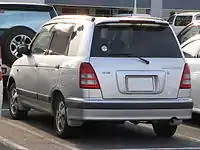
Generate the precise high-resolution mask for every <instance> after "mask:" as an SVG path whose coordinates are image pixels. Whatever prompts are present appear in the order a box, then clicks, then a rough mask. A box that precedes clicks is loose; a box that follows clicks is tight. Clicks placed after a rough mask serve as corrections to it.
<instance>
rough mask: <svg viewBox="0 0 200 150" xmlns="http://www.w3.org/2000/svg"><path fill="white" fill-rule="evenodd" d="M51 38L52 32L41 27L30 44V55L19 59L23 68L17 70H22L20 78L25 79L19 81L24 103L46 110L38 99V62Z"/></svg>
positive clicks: (42, 57)
mask: <svg viewBox="0 0 200 150" xmlns="http://www.w3.org/2000/svg"><path fill="white" fill-rule="evenodd" d="M51 38H52V33H51V32H49V31H48V29H47V28H43V29H41V31H40V32H39V33H38V34H37V36H36V37H35V39H34V40H33V42H32V44H31V46H30V50H31V51H32V54H31V55H30V56H23V58H22V59H20V61H23V63H20V64H23V67H22V68H23V70H19V71H22V72H23V73H22V74H23V75H22V76H21V79H22V80H23V79H26V82H23V83H21V82H22V81H20V84H22V86H21V89H23V96H24V97H26V98H27V99H25V100H24V103H26V104H27V105H30V106H31V107H33V108H35V109H39V110H43V111H47V110H48V109H47V108H48V107H47V106H46V105H45V104H44V103H43V102H42V101H39V100H38V71H39V67H38V66H39V65H38V64H39V63H40V62H39V61H40V60H41V59H44V56H45V55H44V54H45V51H46V49H48V47H49V44H50V41H51ZM26 64H27V65H26ZM20 69H21V68H20ZM24 72H25V73H24ZM20 84H19V85H20Z"/></svg>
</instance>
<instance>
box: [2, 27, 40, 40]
mask: <svg viewBox="0 0 200 150" xmlns="http://www.w3.org/2000/svg"><path fill="white" fill-rule="evenodd" d="M16 28H26V29H29V30H31V31H33V32H35V33H36V32H37V31H35V30H34V29H32V28H30V27H28V26H23V25H18V26H13V27H11V28H9V29H7V30H6V31H5V32H4V33H3V35H2V37H6V36H7V34H8V33H9V31H10V30H14V29H16Z"/></svg>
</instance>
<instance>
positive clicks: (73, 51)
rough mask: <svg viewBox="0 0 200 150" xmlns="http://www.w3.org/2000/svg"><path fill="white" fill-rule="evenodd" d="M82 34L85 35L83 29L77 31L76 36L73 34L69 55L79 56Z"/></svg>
mask: <svg viewBox="0 0 200 150" xmlns="http://www.w3.org/2000/svg"><path fill="white" fill-rule="evenodd" d="M79 26H80V25H79ZM82 35H83V30H81V31H76V34H75V35H74V36H72V39H71V42H70V46H69V51H68V55H69V56H78V55H79V54H78V52H79V46H80V43H81V40H83V39H82Z"/></svg>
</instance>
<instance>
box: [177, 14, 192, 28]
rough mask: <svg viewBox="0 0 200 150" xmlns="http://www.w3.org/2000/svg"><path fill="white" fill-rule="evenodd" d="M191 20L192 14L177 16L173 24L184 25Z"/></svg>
mask: <svg viewBox="0 0 200 150" xmlns="http://www.w3.org/2000/svg"><path fill="white" fill-rule="evenodd" d="M191 22H192V16H177V17H176V20H175V23H174V24H175V26H186V25H188V24H189V23H191Z"/></svg>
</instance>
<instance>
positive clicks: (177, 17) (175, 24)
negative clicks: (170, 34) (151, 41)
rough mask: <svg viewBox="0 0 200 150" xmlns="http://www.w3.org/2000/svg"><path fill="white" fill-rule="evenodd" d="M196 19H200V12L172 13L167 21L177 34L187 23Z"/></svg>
mask: <svg viewBox="0 0 200 150" xmlns="http://www.w3.org/2000/svg"><path fill="white" fill-rule="evenodd" d="M196 20H200V12H185V13H179V14H174V15H172V16H171V17H170V18H169V19H168V22H169V24H170V25H171V26H172V28H173V30H174V32H175V33H176V35H178V34H179V33H180V32H181V31H182V30H183V29H184V28H185V27H186V26H187V25H188V24H190V23H191V22H193V21H196Z"/></svg>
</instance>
